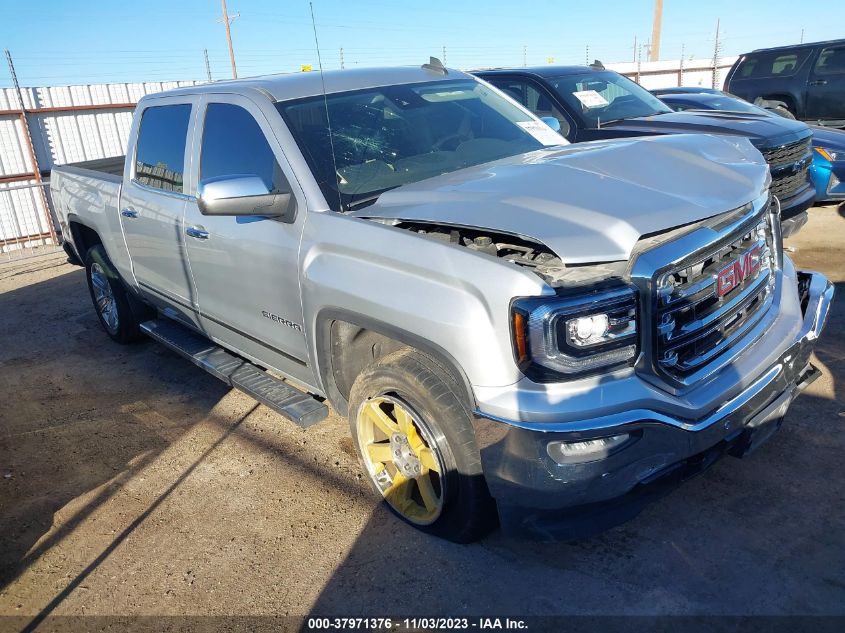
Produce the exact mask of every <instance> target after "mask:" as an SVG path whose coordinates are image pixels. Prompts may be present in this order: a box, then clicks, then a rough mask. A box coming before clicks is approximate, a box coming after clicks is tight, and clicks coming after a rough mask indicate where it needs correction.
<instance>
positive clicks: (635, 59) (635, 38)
mask: <svg viewBox="0 0 845 633" xmlns="http://www.w3.org/2000/svg"><path fill="white" fill-rule="evenodd" d="M634 63H635V64H636V63H637V36H636V35H635V36H634Z"/></svg>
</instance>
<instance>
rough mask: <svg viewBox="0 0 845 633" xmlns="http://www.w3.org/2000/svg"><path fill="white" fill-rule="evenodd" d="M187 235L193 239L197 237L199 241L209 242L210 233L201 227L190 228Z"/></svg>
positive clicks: (186, 230)
mask: <svg viewBox="0 0 845 633" xmlns="http://www.w3.org/2000/svg"><path fill="white" fill-rule="evenodd" d="M185 233H187V234H188V235H189V236H191V237H195V238H197V239H198V240H207V239H208V231H206V230H205V229H204V228H202V227H201V226H189V227H188V228H187V229H185Z"/></svg>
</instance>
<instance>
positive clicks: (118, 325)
mask: <svg viewBox="0 0 845 633" xmlns="http://www.w3.org/2000/svg"><path fill="white" fill-rule="evenodd" d="M85 276H86V278H87V280H88V292H89V293H90V294H91V301H92V303H93V304H94V311H95V312H96V313H97V318H98V319H99V320H100V325H102V326H103V329H104V330H105V331H106V334H108V335H109V336H110V337H111V338H112V340H114V341H117V342H118V343H121V344H124V345H125V344H127V343H134V342H135V341H139V340H141V339H142V338H143V334H142V333H141V329H140V327H139V326H140V324H141V322H142V321H144V320H146V318H148V317H149V316H151V310H150V309H149V308H147V307H146V306H144V305H143V304H141V303H140V302H139V301H138V300H137V299H134V298H133V297H131V296H130V295H129V293H128V291H127V290H126V287H125V286H124V285H123V281H121V279H120V276H119V275H118V274H117V270H115V267H114V265H113V264H112V263H111V260H110V259H109V256H108V255H106V250H105V249H104V248H103V247H102V246H101V245H97V246H93V247H92V248H90V249H89V250H88V252H87V253H86V255H85ZM95 280H96V281H97V282H100V281H104V282H105V283H106V284H107V285H108V291H110V292H111V296H112V298H113V300H114V315H115V317H116V319H110V318H109V316H108V314H105V315H104V311H103V309H102V308H101V305H100V304H98V301H97V290H96V289H95V285H96V284H95Z"/></svg>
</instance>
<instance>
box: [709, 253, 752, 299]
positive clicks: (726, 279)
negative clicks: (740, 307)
mask: <svg viewBox="0 0 845 633" xmlns="http://www.w3.org/2000/svg"><path fill="white" fill-rule="evenodd" d="M762 250H763V249H762V247H760V246H755V247H754V248H750V249H748V250H747V251H745V252H744V253H743V254H742V255H740V256H739V257H737V258H736V259H735V260H733V261H732V262H731V263H730V264H728V265H727V266H725V267H724V268H723V269H722V270H720V271H719V274H718V276H717V277H716V296H718V297H724V296H725V295H726V294H728V293H729V292H730V291H731V290H733V289H734V288H736V287H737V286H739V285H740V284H741V283H742V282H743V280H745V279H747V278H748V277H750V276H752V275H754V274H756V273H757V271H758V270H760V265H761V264H762V261H761V259H762V258H761V256H760V255H761V252H762Z"/></svg>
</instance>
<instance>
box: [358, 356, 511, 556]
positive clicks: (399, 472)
mask: <svg viewBox="0 0 845 633" xmlns="http://www.w3.org/2000/svg"><path fill="white" fill-rule="evenodd" d="M458 388H459V387H458V385H457V383H456V382H455V381H454V380H453V379H452V378H451V376H450V374H449V373H448V372H446V371H445V370H444V369H443V368H442V367H440V366H439V365H438V364H437V363H436V362H435V361H434V360H433V359H432V358H430V357H429V356H427V355H425V354H422V353H420V352H418V351H416V350H412V349H410V348H408V349H403V350H399V351H397V352H394V353H393V354H390V355H388V356H386V357H384V358H383V359H381V360H379V361H378V362H376V363H375V364H373V365H371V366H370V367H368V368H367V369H365V370H364V371H363V372H361V374H360V375H359V376H358V378H357V379H356V380H355V384H354V385H353V386H352V390H351V393H350V398H349V423H350V427H351V431H352V437H353V440H354V442H355V446H356V448H357V450H358V454H359V456H360V458H361V462H362V464H363V466H364V469H365V471H366V472H367V474H368V476H369V478H370V481H371V482H372V484H373V486H374V488H375V489H376V491H377V492H378V493H379V494H380V495H381V496H382V497H383V498H384V500H385V502H386V503H387V505H388V507H389V508H390V509H391V510H392V511H393V512H394V513H395V514H397V515H398V516H399V517H400V518H402V519H403V520H404V521H406V522H408V523H410V524H411V525H413V526H414V527H416V528H418V529H420V530H422V531H424V532H428V533H430V534H433V535H435V536H439V537H442V538H445V539H448V540H451V541H456V542H459V543H468V542H472V541H474V540H477V539H479V538H481V537H483V536H484V535H485V534H487V533H488V532H489V531H490V530H491V529H493V528H494V527H495V526H496V508H495V503H494V502H493V499H492V498H491V497H490V494H489V492H488V490H487V485H486V482H485V481H484V476H483V474H482V471H481V460H480V456H479V453H478V448H477V447H476V444H475V434H474V431H473V428H472V418H471V415H470V413H469V412H468V411H467V410H466V408H465V407H464V405H463V404H462V403H461V401H460V399H459V397H458V396H457V395H456V389H458Z"/></svg>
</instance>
